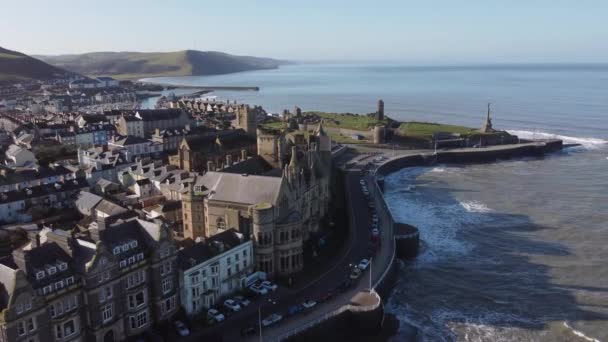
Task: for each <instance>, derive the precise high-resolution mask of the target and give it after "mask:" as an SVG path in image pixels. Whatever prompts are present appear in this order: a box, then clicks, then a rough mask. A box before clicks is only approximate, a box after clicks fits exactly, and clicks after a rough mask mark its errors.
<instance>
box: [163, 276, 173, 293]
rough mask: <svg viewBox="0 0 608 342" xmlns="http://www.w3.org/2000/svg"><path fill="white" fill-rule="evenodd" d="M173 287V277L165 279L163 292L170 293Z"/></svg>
mask: <svg viewBox="0 0 608 342" xmlns="http://www.w3.org/2000/svg"><path fill="white" fill-rule="evenodd" d="M172 289H173V280H172V279H171V278H166V279H163V283H162V290H163V294H166V293H169V292H170V291H171V290H172Z"/></svg>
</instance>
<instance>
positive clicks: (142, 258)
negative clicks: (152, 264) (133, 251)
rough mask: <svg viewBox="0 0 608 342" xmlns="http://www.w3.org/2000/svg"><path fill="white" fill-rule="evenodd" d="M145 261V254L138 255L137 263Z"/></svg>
mask: <svg viewBox="0 0 608 342" xmlns="http://www.w3.org/2000/svg"><path fill="white" fill-rule="evenodd" d="M142 260H144V253H138V254H137V261H142Z"/></svg>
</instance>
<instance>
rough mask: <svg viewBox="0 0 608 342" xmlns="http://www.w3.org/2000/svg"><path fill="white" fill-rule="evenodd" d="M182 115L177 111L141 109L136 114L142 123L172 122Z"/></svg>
mask: <svg viewBox="0 0 608 342" xmlns="http://www.w3.org/2000/svg"><path fill="white" fill-rule="evenodd" d="M181 114H182V111H181V110H179V109H141V110H138V111H137V114H135V115H138V116H139V117H140V118H141V119H142V120H143V121H160V120H174V119H176V118H178V117H179V116H180V115H181Z"/></svg>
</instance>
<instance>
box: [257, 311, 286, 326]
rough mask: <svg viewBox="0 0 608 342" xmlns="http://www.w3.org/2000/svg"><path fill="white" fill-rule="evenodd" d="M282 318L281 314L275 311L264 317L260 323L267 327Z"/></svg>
mask: <svg viewBox="0 0 608 342" xmlns="http://www.w3.org/2000/svg"><path fill="white" fill-rule="evenodd" d="M282 319H283V316H281V315H279V314H276V313H275V314H272V315H270V316H268V317H266V318H264V320H262V325H263V326H265V327H268V326H271V325H273V324H275V323H277V322H280V321H281V320H282Z"/></svg>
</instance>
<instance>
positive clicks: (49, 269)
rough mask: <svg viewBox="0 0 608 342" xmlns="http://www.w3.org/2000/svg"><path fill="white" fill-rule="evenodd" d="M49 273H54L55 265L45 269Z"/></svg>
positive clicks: (55, 271) (55, 270)
mask: <svg viewBox="0 0 608 342" xmlns="http://www.w3.org/2000/svg"><path fill="white" fill-rule="evenodd" d="M46 271H47V272H48V273H49V274H55V273H57V267H55V266H51V267H49V268H48V269H47V270H46Z"/></svg>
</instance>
